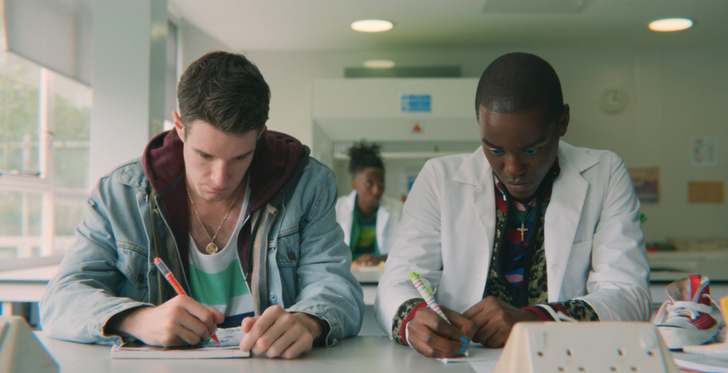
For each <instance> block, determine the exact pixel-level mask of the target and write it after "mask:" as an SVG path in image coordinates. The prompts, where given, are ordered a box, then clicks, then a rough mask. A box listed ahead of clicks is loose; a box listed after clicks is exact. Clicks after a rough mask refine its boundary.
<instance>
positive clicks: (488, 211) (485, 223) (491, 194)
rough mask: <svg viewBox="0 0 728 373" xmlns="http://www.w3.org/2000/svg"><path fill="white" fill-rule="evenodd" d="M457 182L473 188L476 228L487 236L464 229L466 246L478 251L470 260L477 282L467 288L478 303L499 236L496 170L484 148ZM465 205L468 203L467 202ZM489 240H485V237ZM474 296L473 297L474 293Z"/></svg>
mask: <svg viewBox="0 0 728 373" xmlns="http://www.w3.org/2000/svg"><path fill="white" fill-rule="evenodd" d="M453 180H454V181H456V182H461V183H464V184H470V185H473V190H472V192H471V193H470V196H469V197H468V196H463V197H461V198H465V199H466V200H467V198H470V199H471V201H472V205H473V208H474V209H475V213H476V215H477V216H478V221H477V222H473V225H472V229H473V231H474V232H475V230H476V229H479V230H482V232H483V234H471V233H469V232H467V230H466V229H467V228H466V227H463V234H462V243H463V244H464V245H466V247H473V248H477V249H475V250H472V251H471V252H472V254H471V255H470V258H469V265H470V266H472V267H471V268H472V269H473V271H472V273H476V274H477V277H476V278H475V283H473V284H472V286H468V287H465V288H468V289H470V290H469V291H468V295H469V296H470V297H472V298H473V299H474V300H475V301H477V300H479V299H482V297H483V289H485V282H486V280H487V278H488V266H489V265H490V257H491V254H492V251H493V240H494V237H495V191H494V185H493V170H492V169H491V167H490V164H489V163H488V161H487V160H486V159H485V155H484V154H483V150H482V148H478V150H476V151H475V153H473V154H472V155H470V157H468V159H467V160H466V161H465V162H464V163H463V165H462V166H461V167H460V169H459V170H458V172H457V173H456V174H455V177H453ZM463 202H465V201H463ZM483 237H485V240H483V239H482V238H483ZM471 293H472V294H471Z"/></svg>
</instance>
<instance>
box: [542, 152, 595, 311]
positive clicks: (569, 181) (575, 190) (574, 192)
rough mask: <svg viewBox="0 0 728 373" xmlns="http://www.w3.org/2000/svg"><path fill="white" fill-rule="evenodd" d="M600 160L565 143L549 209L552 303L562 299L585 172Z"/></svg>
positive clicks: (584, 190)
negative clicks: (560, 297) (582, 173)
mask: <svg viewBox="0 0 728 373" xmlns="http://www.w3.org/2000/svg"><path fill="white" fill-rule="evenodd" d="M597 162H598V161H597V160H596V159H594V158H592V157H590V156H589V155H588V154H586V153H584V152H582V151H580V150H578V149H576V148H574V147H573V146H571V145H568V144H565V143H564V142H561V143H560V144H559V167H560V168H561V173H560V175H559V176H558V177H557V178H556V180H554V184H553V188H552V193H551V201H550V202H549V205H548V208H547V209H546V222H545V224H546V226H545V232H544V236H545V237H544V243H545V245H546V267H547V273H548V294H549V302H554V301H558V300H559V296H560V294H561V289H562V288H563V282H564V276H565V270H566V266H567V264H568V262H569V255H570V254H571V248H572V245H573V243H574V237H575V236H576V230H577V227H578V226H579V220H580V217H581V212H582V209H583V207H584V201H585V200H586V193H587V190H588V189H589V182H588V181H586V179H584V177H583V176H581V172H582V171H584V170H586V169H587V168H589V167H591V166H592V165H594V164H596V163H597Z"/></svg>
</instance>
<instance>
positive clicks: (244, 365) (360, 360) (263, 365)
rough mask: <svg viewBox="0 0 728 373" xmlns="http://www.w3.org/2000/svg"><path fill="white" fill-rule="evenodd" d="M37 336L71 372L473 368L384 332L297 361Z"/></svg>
mask: <svg viewBox="0 0 728 373" xmlns="http://www.w3.org/2000/svg"><path fill="white" fill-rule="evenodd" d="M36 336H37V337H38V339H39V340H40V341H41V343H42V344H43V345H44V346H45V348H46V349H47V350H48V352H49V353H50V354H51V356H53V358H54V359H55V360H56V363H57V364H58V365H59V366H60V367H61V372H62V373H75V372H79V373H81V372H83V373H87V372H119V373H130V372H134V373H145V372H154V373H158V372H170V373H185V372H194V373H199V372H212V371H216V372H312V373H314V372H315V373H327V372H336V373H339V372H417V373H428V372H474V370H473V369H472V368H471V367H470V364H468V363H456V364H452V363H451V364H443V363H440V362H438V361H437V360H434V359H429V358H426V357H423V356H420V355H419V354H418V353H417V352H415V351H414V350H412V349H410V348H409V347H405V346H401V345H398V344H396V343H394V342H391V341H390V340H389V339H387V338H386V337H355V338H348V339H345V340H343V341H341V343H340V344H339V345H338V346H335V347H331V348H321V347H317V348H314V349H313V350H312V351H310V352H309V353H308V354H306V355H305V356H303V357H301V358H299V359H296V360H283V359H266V358H252V359H220V360H215V359H207V360H123V359H122V360H118V359H117V360H112V359H111V358H110V357H109V350H110V347H109V346H97V345H86V344H80V343H72V342H63V341H58V340H54V339H51V338H48V337H46V336H45V335H43V333H42V332H37V333H36Z"/></svg>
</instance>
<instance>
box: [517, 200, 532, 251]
mask: <svg viewBox="0 0 728 373" xmlns="http://www.w3.org/2000/svg"><path fill="white" fill-rule="evenodd" d="M524 206H525V205H524ZM513 211H514V212H515V213H516V216H518V218H519V219H521V217H520V216H519V215H518V210H516V207H515V206H513ZM534 211H536V206H534V207H533V208H532V209H531V211H530V212H529V213H528V215H526V217H525V218H523V219H521V227H520V228H516V230H517V231H519V232H521V242H523V237H524V235H523V234H524V233H526V232H528V228H526V220H528V217H529V216H531V214H532V213H533V212H534Z"/></svg>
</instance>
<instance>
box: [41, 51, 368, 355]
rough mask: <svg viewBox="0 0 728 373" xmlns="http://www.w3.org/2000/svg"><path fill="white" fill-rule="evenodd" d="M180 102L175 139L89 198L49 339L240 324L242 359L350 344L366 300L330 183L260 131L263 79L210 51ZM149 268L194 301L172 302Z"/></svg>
mask: <svg viewBox="0 0 728 373" xmlns="http://www.w3.org/2000/svg"><path fill="white" fill-rule="evenodd" d="M177 98H178V99H179V107H180V112H179V114H177V113H172V114H173V118H174V126H175V128H174V129H172V130H171V131H167V132H163V133H160V134H159V135H157V136H155V137H154V138H153V139H152V140H151V141H150V142H149V144H148V145H147V148H146V149H145V151H144V153H143V155H142V156H141V157H139V158H136V159H133V160H131V161H129V162H128V163H125V164H123V165H121V166H119V167H118V168H116V169H115V170H112V171H111V172H110V173H109V174H108V175H106V176H104V177H102V178H101V179H100V180H99V182H98V184H97V185H96V188H94V190H93V192H92V193H91V195H90V196H89V198H88V206H87V209H86V219H85V221H84V222H83V223H81V224H79V225H78V227H77V229H76V237H77V240H76V242H75V243H74V244H73V246H72V247H71V248H70V249H69V251H68V252H67V253H66V255H65V257H64V258H63V261H62V262H61V265H60V269H59V271H58V275H56V276H55V278H53V280H52V281H51V282H50V283H49V284H48V287H47V288H46V292H45V294H44V296H43V299H42V301H41V302H40V305H41V307H40V308H41V320H42V326H43V330H44V332H45V333H46V335H48V336H50V337H53V338H58V339H64V340H69V341H76V342H83V343H102V344H112V343H113V344H122V343H123V342H124V341H127V340H133V339H136V340H140V341H142V342H144V343H146V344H149V345H161V346H170V345H186V344H192V345H194V344H197V343H199V342H200V341H202V340H205V339H206V338H208V337H210V335H211V334H212V333H214V332H215V330H216V328H217V327H218V326H224V327H233V326H241V323H242V329H243V332H245V333H246V335H245V337H244V338H243V340H242V342H241V344H240V348H241V349H242V350H244V351H250V352H251V353H253V354H256V355H265V356H268V357H274V356H280V357H284V358H293V357H296V356H298V355H300V354H302V353H305V352H306V351H308V350H310V349H311V347H312V346H313V345H321V346H332V345H334V344H336V343H338V341H339V340H341V339H342V338H346V337H351V336H355V335H357V333H358V332H359V328H360V327H361V322H362V315H363V312H364V300H363V296H362V290H361V287H360V286H359V283H358V282H357V281H356V279H355V278H354V276H353V275H352V274H351V270H350V261H349V252H348V247H347V246H346V244H344V240H343V235H342V234H341V230H340V229H339V226H338V225H337V223H336V213H335V209H334V207H335V203H336V196H337V194H338V193H337V188H336V178H335V177H334V175H333V173H332V172H331V170H329V169H328V168H327V167H325V166H324V165H322V164H321V163H319V162H318V161H316V160H315V159H313V158H310V157H309V150H308V148H307V147H306V146H304V145H302V144H301V142H299V141H298V140H296V139H295V138H292V137H290V136H288V135H285V134H282V133H277V132H273V131H269V130H267V129H266V121H267V120H268V109H269V103H270V89H269V87H268V84H267V83H266V82H265V80H264V79H263V76H262V75H261V74H260V71H259V70H258V68H257V67H256V66H255V65H254V64H253V63H252V62H250V61H249V60H248V59H246V58H245V57H244V56H242V55H240V54H232V53H226V52H212V53H208V54H206V55H204V56H202V57H200V58H199V59H198V60H197V61H195V62H193V63H192V64H191V65H190V66H189V67H188V68H187V69H186V70H185V72H184V74H182V77H181V79H180V82H179V86H178V89H177ZM119 105H123V103H119ZM118 130H119V131H123V130H124V129H123V128H119V129H118ZM304 222H305V223H304ZM273 242H275V246H271V243H273ZM155 257H160V258H161V260H162V261H164V262H165V263H166V264H167V265H168V266H169V268H170V269H171V272H172V273H173V274H174V276H175V277H176V278H177V279H179V280H180V282H181V285H182V287H183V288H184V290H185V293H187V294H189V296H186V295H179V296H176V293H175V291H174V290H173V289H172V287H171V286H169V285H168V284H167V282H166V281H165V279H164V277H162V275H161V274H160V272H159V271H157V269H156V268H155V265H154V264H153V263H154V259H155Z"/></svg>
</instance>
